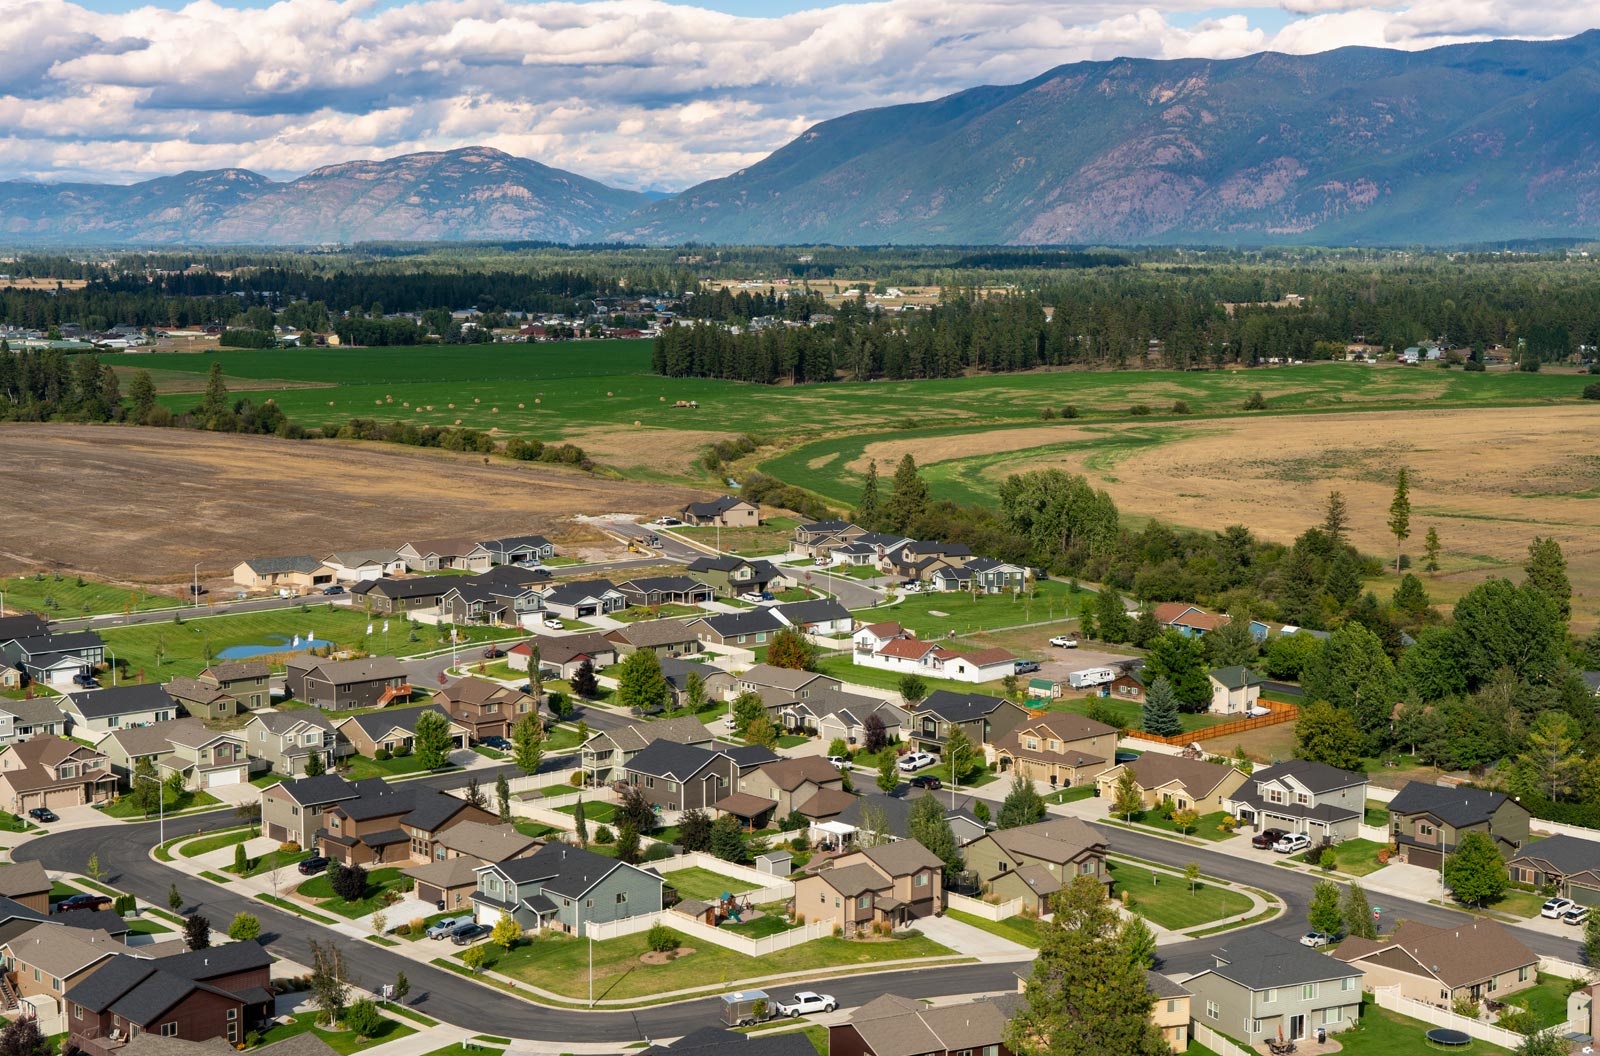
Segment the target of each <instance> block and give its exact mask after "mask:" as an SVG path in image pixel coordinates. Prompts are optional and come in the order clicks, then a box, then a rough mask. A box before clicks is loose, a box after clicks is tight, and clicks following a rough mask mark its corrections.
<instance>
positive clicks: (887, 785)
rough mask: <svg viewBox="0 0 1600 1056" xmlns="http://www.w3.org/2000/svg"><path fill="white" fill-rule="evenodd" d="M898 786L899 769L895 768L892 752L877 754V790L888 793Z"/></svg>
mask: <svg viewBox="0 0 1600 1056" xmlns="http://www.w3.org/2000/svg"><path fill="white" fill-rule="evenodd" d="M899 787H900V771H899V770H897V769H896V768H895V761H894V753H893V752H888V751H886V752H884V753H883V754H882V755H880V756H878V791H879V792H882V793H883V794H884V795H888V794H889V793H891V792H893V791H894V790H895V789H897V788H899Z"/></svg>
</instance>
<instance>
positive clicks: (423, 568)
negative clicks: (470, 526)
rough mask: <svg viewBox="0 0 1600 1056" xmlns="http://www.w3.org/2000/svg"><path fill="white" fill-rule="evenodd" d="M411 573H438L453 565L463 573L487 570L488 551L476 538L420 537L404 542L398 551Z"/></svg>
mask: <svg viewBox="0 0 1600 1056" xmlns="http://www.w3.org/2000/svg"><path fill="white" fill-rule="evenodd" d="M397 552H398V553H399V555H400V560H402V561H404V562H405V563H406V568H407V570H409V571H411V572H438V571H440V570H441V569H446V568H453V569H457V570H459V571H462V572H486V571H488V569H489V566H490V564H491V563H492V558H491V555H490V553H489V551H488V550H486V549H484V547H483V546H482V545H481V544H479V543H478V542H477V541H476V540H473V539H465V538H455V539H423V540H418V541H415V542H409V543H405V544H404V545H402V546H400V547H399V548H398V551H397Z"/></svg>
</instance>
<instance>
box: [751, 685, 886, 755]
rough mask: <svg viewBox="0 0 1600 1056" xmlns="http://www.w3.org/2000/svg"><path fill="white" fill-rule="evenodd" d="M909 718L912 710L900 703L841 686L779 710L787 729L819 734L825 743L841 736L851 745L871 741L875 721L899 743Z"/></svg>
mask: <svg viewBox="0 0 1600 1056" xmlns="http://www.w3.org/2000/svg"><path fill="white" fill-rule="evenodd" d="M909 721H910V714H909V712H907V710H906V709H905V708H903V707H901V706H900V705H898V704H893V703H890V702H889V701H888V700H886V699H884V698H882V697H873V696H866V695H863V694H860V693H846V692H844V690H843V689H839V688H836V689H833V690H827V691H824V692H821V693H814V694H812V695H810V696H808V697H805V698H803V699H800V698H797V699H795V700H791V701H790V702H789V703H787V704H784V705H783V706H782V707H780V708H779V709H778V723H779V725H781V726H782V727H783V728H784V729H786V730H789V731H790V732H792V733H806V734H815V735H817V737H818V738H819V739H821V740H822V741H824V742H831V741H833V740H834V738H839V739H841V740H843V741H844V742H845V743H846V744H848V745H850V746H851V747H857V746H861V745H864V744H866V743H867V739H868V734H867V731H868V728H869V727H871V726H872V725H873V724H874V723H876V724H877V725H878V726H880V727H881V728H882V730H883V736H884V739H885V740H887V741H888V742H889V743H890V744H894V743H897V742H898V741H899V740H900V737H901V735H902V733H903V732H904V730H905V728H906V724H907V723H908V722H909Z"/></svg>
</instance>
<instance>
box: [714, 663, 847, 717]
mask: <svg viewBox="0 0 1600 1056" xmlns="http://www.w3.org/2000/svg"><path fill="white" fill-rule="evenodd" d="M841 684H842V683H840V681H839V680H838V679H837V678H833V677H831V676H829V675H819V674H817V673H816V672H815V671H795V670H792V669H790V668H787V667H773V666H772V665H771V664H757V665H755V666H754V667H752V668H750V669H749V670H748V671H745V672H743V673H742V674H740V675H739V676H738V684H737V686H736V687H735V692H736V693H755V694H756V695H758V696H759V697H760V698H761V702H762V703H763V704H765V705H766V706H767V711H768V712H769V713H771V714H772V715H774V716H776V715H777V714H778V710H779V709H780V708H782V707H783V706H784V705H785V704H788V703H790V702H791V701H796V700H810V699H812V698H813V697H820V696H822V695H823V694H825V693H837V692H838V691H839V686H840V685H841Z"/></svg>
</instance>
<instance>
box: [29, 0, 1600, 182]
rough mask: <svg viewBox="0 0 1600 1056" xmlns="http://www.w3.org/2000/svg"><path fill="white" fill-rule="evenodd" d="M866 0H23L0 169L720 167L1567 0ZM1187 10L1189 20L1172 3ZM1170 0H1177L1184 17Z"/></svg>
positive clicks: (1578, 23) (1473, 26) (1535, 22)
mask: <svg viewBox="0 0 1600 1056" xmlns="http://www.w3.org/2000/svg"><path fill="white" fill-rule="evenodd" d="M1247 2H1250V3H1254V4H1257V5H1259V6H1266V5H1268V4H1270V3H1274V2H1276V3H1280V4H1281V6H1282V7H1283V8H1284V9H1286V10H1288V11H1290V12H1291V13H1293V14H1296V15H1301V16H1305V17H1299V18H1296V19H1294V20H1292V21H1291V22H1290V23H1289V24H1288V25H1287V26H1286V27H1284V28H1283V29H1281V30H1279V31H1278V32H1277V33H1276V34H1268V33H1267V32H1265V31H1264V30H1263V29H1262V28H1261V26H1260V25H1259V24H1258V20H1257V19H1256V18H1255V17H1254V12H1255V11H1257V10H1259V6H1258V7H1256V8H1251V7H1245V8H1240V9H1238V10H1237V11H1236V12H1235V13H1231V14H1226V15H1222V16H1220V17H1217V16H1215V15H1213V14H1212V12H1213V11H1214V8H1215V3H1214V0H1164V2H1163V3H1162V4H1161V6H1160V7H1159V8H1158V7H1156V6H1151V5H1142V6H1141V5H1137V4H1129V3H1124V2H1118V0H881V2H878V3H869V4H854V5H851V4H846V5H842V6H836V7H816V8H812V9H808V10H804V11H799V12H796V13H794V14H791V15H787V16H784V17H780V18H750V17H741V16H735V15H729V14H725V13H720V12H713V11H707V10H703V9H699V8H695V7H692V6H687V5H685V4H672V3H665V2H661V0H595V2H592V3H576V2H560V0H549V2H531V3H529V2H520V0H412V2H402V3H400V4H399V5H398V6H392V7H388V8H384V9H381V10H380V9H378V8H377V7H376V6H375V5H374V4H373V3H372V2H371V0H279V2H278V3H275V4H273V5H272V6H270V7H266V8H259V9H245V10H235V9H231V8H228V7H226V6H224V5H223V4H221V3H218V2H216V0H195V2H193V3H190V4H189V5H188V6H186V7H184V8H182V9H181V10H178V11H168V10H162V9H157V8H141V9H138V10H134V11H131V12H128V13H126V14H120V15H106V14H98V13H94V12H91V11H89V10H87V9H85V8H83V7H80V6H78V5H76V4H73V3H70V2H67V0H20V2H14V3H13V4H11V5H9V7H8V12H7V14H8V18H7V30H8V32H7V33H6V35H5V37H4V39H0V145H4V147H5V149H4V151H3V153H0V178H3V177H10V176H19V175H21V176H31V177H43V178H85V177H87V178H100V179H107V178H109V179H122V180H131V179H137V178H141V177H145V176H151V175H158V174H163V173H170V172H175V171H179V170H181V169H185V168H208V167H222V166H230V165H241V166H246V167H250V168H254V169H257V170H258V171H262V172H265V173H267V174H269V175H273V176H277V177H285V176H292V175H296V174H298V173H300V172H304V171H306V170H308V169H311V168H314V167H316V166H318V165H324V164H329V163H333V162H337V161H346V160H351V159H354V158H377V157H385V156H389V155H393V154H397V153H402V152H405V151H408V150H419V149H438V148H445V147H453V146H463V145H467V144H474V143H481V144H486V145H489V146H495V147H499V148H500V149H502V150H507V151H510V152H512V153H518V154H523V155H526V156H528V157H533V158H535V159H537V160H539V161H542V162H545V163H547V164H550V165H556V166H559V167H563V168H570V169H572V170H574V171H577V172H580V173H582V174H583V175H586V176H592V177H595V178H597V179H601V180H605V181H607V182H610V183H613V184H617V185H619V186H629V187H667V188H679V187H683V186H687V185H689V184H692V183H695V182H698V181H700V180H703V179H708V178H712V177H715V176H721V175H725V174H726V173H728V172H729V171H732V170H734V169H737V168H739V167H741V166H744V165H748V164H751V163H753V162H754V161H757V160H759V159H760V158H761V157H763V156H764V155H766V154H767V153H769V152H770V151H772V150H774V149H776V148H777V147H779V146H782V145H783V144H784V143H785V142H787V141H788V140H789V139H791V138H793V137H794V136H795V135H796V134H798V133H799V132H801V131H803V130H804V129H805V128H806V127H807V126H808V125H810V124H812V123H814V122H816V121H819V120H823V119H825V118H828V117H832V116H835V115H838V114H841V113H845V112H848V111H851V110H855V109H859V108H862V107H868V106H882V105H890V104H895V103H902V102H909V101H914V100H921V99H930V98H935V97H937V96H940V95H943V94H947V93H949V92H952V91H957V90H960V89H962V88H966V87H970V86H973V85H977V84H984V83H989V84H996V83H1010V82H1016V81H1021V80H1026V79H1028V78H1031V77H1034V76H1037V75H1038V74H1040V73H1042V72H1044V71H1045V70H1047V69H1049V68H1051V67H1053V66H1057V65H1061V64H1063V63H1069V62H1076V61H1081V60H1099V59H1110V58H1114V57H1117V56H1123V55H1132V56H1144V57H1152V58H1180V57H1199V58H1231V57H1234V56H1238V55H1243V54H1248V53H1250V52H1254V51H1259V50H1262V49H1264V48H1273V49H1276V50H1282V51H1293V52H1307V51H1320V50H1326V49H1328V48H1332V47H1338V46H1341V45H1345V44H1364V45H1371V46H1388V47H1401V48H1421V47H1430V46H1433V45H1436V44H1439V43H1446V42H1452V41H1456V40H1474V39H1485V38H1487V37H1490V36H1497V35H1506V36H1524V37H1551V36H1562V35H1567V34H1571V33H1576V32H1580V31H1581V30H1583V29H1585V28H1587V27H1588V26H1589V25H1591V24H1593V23H1594V22H1596V21H1597V17H1596V15H1595V14H1594V13H1593V10H1592V4H1591V3H1590V2H1588V0H1583V2H1578V0H1551V2H1549V3H1545V4H1542V5H1538V6H1534V5H1530V4H1527V3H1525V2H1524V0H1409V2H1408V0H1392V2H1393V3H1394V4H1401V5H1403V6H1399V7H1396V8H1390V7H1388V6H1386V4H1385V0H1377V2H1370V3H1363V2H1361V0H1247ZM1197 15H1198V16H1203V20H1201V21H1198V22H1196V21H1193V18H1194V16H1197ZM1186 16H1187V17H1186Z"/></svg>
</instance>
